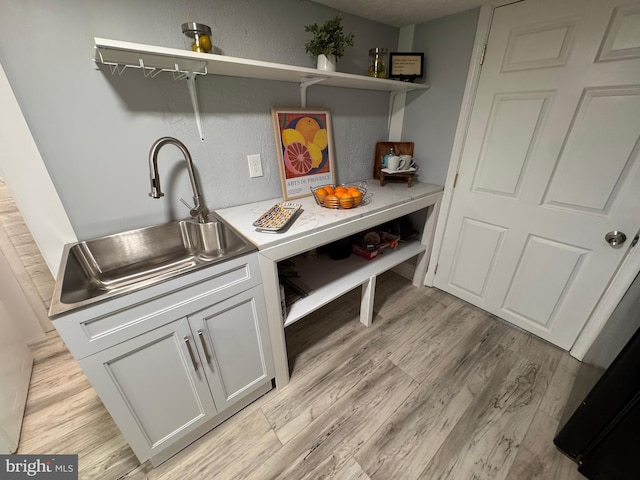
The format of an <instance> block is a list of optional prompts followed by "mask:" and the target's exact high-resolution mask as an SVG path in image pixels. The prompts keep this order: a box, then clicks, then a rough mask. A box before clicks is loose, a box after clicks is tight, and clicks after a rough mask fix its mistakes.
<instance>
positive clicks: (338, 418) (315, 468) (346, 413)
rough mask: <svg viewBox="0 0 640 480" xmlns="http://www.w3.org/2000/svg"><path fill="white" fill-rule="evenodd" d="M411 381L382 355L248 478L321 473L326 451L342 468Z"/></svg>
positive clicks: (410, 388)
mask: <svg viewBox="0 0 640 480" xmlns="http://www.w3.org/2000/svg"><path fill="white" fill-rule="evenodd" d="M416 386H417V385H416V383H415V382H414V381H413V380H412V379H411V378H409V377H408V376H407V375H405V374H404V373H403V372H402V371H401V370H400V369H398V368H397V367H396V366H395V365H393V363H391V362H390V361H388V360H386V361H384V362H383V363H382V364H380V365H379V366H378V367H377V368H376V369H375V370H373V371H372V372H371V373H369V374H368V375H366V376H365V377H364V378H363V379H362V380H361V381H360V382H359V383H358V385H356V386H355V387H354V388H352V389H351V390H350V391H349V393H348V394H347V395H345V396H344V397H342V398H341V399H340V400H338V402H336V403H335V404H334V405H333V406H332V407H331V408H330V409H329V410H327V411H326V412H325V413H324V414H322V415H321V416H320V417H318V418H317V419H315V420H314V421H313V422H312V423H311V424H310V425H309V427H308V428H306V429H305V430H304V431H302V432H301V433H300V434H299V435H297V436H296V437H295V441H290V442H289V443H287V444H286V445H284V446H283V447H282V448H281V449H280V450H279V451H278V452H276V454H275V455H273V456H272V457H271V458H270V459H269V460H268V461H267V462H266V463H264V464H263V465H262V466H261V467H260V468H258V469H257V470H256V471H254V472H253V473H252V474H251V475H250V476H249V477H248V478H250V479H256V480H266V479H273V478H286V479H288V480H293V479H300V478H304V477H305V476H306V475H308V474H309V473H311V472H315V475H317V476H316V478H322V475H321V472H320V471H321V470H322V468H323V465H325V464H326V462H325V459H327V458H328V457H330V456H332V455H333V456H335V462H333V463H332V464H331V469H335V470H338V469H339V468H342V466H344V465H346V462H347V461H348V459H349V458H350V456H351V455H352V454H353V453H355V452H357V450H358V449H359V447H360V446H361V445H362V444H363V443H364V442H365V441H366V440H367V439H368V438H369V437H370V436H371V435H372V434H373V433H374V432H375V431H376V430H377V429H378V428H379V427H380V425H381V424H382V423H383V422H384V419H385V418H387V417H388V416H389V415H391V414H392V413H393V412H394V411H395V410H396V409H397V408H398V406H400V405H401V404H402V403H403V402H404V401H405V399H406V398H407V396H408V395H409V394H410V393H411V392H412V391H413V390H414V389H415V388H416Z"/></svg>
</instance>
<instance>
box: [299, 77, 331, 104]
mask: <svg viewBox="0 0 640 480" xmlns="http://www.w3.org/2000/svg"><path fill="white" fill-rule="evenodd" d="M325 80H326V79H325V78H314V79H311V80H307V81H305V82H300V106H301V107H303V108H304V107H306V106H307V88H309V87H310V86H311V85H315V84H316V83H320V82H324V81H325Z"/></svg>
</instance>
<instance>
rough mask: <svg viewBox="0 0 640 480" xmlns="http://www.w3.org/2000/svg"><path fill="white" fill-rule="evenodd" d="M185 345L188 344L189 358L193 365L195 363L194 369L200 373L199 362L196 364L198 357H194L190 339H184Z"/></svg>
mask: <svg viewBox="0 0 640 480" xmlns="http://www.w3.org/2000/svg"><path fill="white" fill-rule="evenodd" d="M184 343H186V344H187V350H189V356H190V357H191V363H193V368H194V370H195V371H196V372H197V371H198V362H196V357H195V356H194V355H193V349H192V348H191V342H189V337H184Z"/></svg>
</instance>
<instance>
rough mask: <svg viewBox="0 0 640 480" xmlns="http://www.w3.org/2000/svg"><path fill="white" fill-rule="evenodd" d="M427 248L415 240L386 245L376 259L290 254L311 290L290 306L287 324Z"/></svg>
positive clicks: (301, 276)
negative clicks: (337, 258)
mask: <svg viewBox="0 0 640 480" xmlns="http://www.w3.org/2000/svg"><path fill="white" fill-rule="evenodd" d="M424 251H425V246H424V245H422V244H421V243H420V242H419V241H417V240H414V241H410V242H407V243H401V244H400V246H399V247H398V248H396V249H394V250H391V249H385V250H384V253H382V254H381V255H378V256H377V257H376V258H374V259H373V260H366V259H364V258H362V257H359V256H357V255H353V254H352V255H351V256H350V257H349V258H346V259H344V260H331V259H327V258H326V257H325V258H323V257H319V258H306V257H304V256H297V257H294V258H291V259H290V260H292V261H293V262H294V263H295V265H296V270H297V272H298V273H299V274H300V278H301V280H302V281H303V282H304V283H305V284H306V285H307V286H308V287H309V288H310V289H311V293H310V294H309V295H308V296H306V297H304V298H301V299H299V300H297V301H296V302H295V303H293V304H291V305H290V306H289V307H288V311H287V318H286V319H285V322H284V326H285V327H287V326H289V325H291V324H293V323H295V322H297V321H298V320H300V319H301V318H303V317H305V316H306V315H308V314H310V313H311V312H313V311H315V310H317V309H318V308H320V307H322V306H324V305H326V304H327V303H329V302H331V301H332V300H335V299H336V298H338V297H340V296H341V295H344V294H345V293H347V292H348V291H350V290H353V289H354V288H355V287H357V286H359V285H362V284H363V283H365V282H366V281H367V280H369V278H371V277H373V276H376V275H380V274H381V273H384V272H386V271H387V270H389V269H391V268H393V267H395V266H397V265H400V264H401V263H402V262H405V261H407V260H409V259H410V258H412V257H415V256H416V255H419V254H420V253H423V252H424Z"/></svg>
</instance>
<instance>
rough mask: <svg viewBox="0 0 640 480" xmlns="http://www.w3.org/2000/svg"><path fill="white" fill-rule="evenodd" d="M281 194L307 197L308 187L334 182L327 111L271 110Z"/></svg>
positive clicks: (329, 120)
mask: <svg viewBox="0 0 640 480" xmlns="http://www.w3.org/2000/svg"><path fill="white" fill-rule="evenodd" d="M271 114H272V117H273V130H274V134H275V140H276V150H277V153H278V166H279V167H280V182H281V184H282V197H283V198H284V199H285V200H293V199H296V198H300V197H308V196H311V195H312V193H311V187H320V186H322V185H327V184H334V183H335V178H336V177H335V169H334V166H333V158H334V154H333V131H332V129H331V114H330V113H329V110H327V109H324V108H299V107H298V108H290V107H274V108H273V109H272V110H271Z"/></svg>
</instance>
